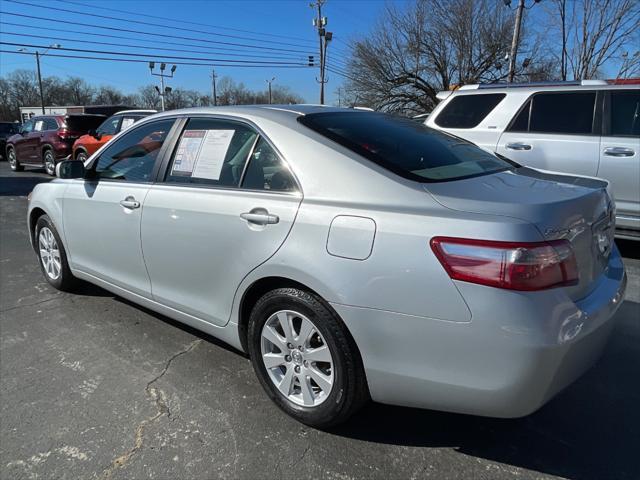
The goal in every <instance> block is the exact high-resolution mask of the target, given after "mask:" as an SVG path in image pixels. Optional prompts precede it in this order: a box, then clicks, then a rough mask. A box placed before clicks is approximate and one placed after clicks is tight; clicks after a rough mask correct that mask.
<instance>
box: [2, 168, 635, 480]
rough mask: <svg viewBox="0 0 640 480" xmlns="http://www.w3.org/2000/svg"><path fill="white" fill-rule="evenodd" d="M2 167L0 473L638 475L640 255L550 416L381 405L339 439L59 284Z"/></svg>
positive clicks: (220, 362) (178, 328) (161, 331)
mask: <svg viewBox="0 0 640 480" xmlns="http://www.w3.org/2000/svg"><path fill="white" fill-rule="evenodd" d="M49 179H50V177H48V176H46V175H44V174H43V173H41V172H37V171H26V172H23V173H18V174H16V173H12V172H10V171H9V168H8V165H7V163H6V162H0V316H1V317H0V345H1V348H0V478H2V479H23V478H24V479H36V478H37V479H40V478H45V479H50V478H56V479H57V478H68V479H80V478H89V479H94V478H96V479H143V478H144V479H146V478H157V479H169V478H171V479H178V478H179V479H205V478H232V479H233V478H246V479H254V478H328V479H340V480H346V479H352V478H353V479H356V478H379V479H388V478H403V479H410V478H413V479H421V478H436V479H447V478H461V477H468V478H479V479H484V478H486V479H501V478H513V477H518V478H523V479H533V478H555V477H565V478H580V479H583V478H594V479H608V478H616V479H638V478H640V459H639V458H638V447H639V445H640V260H639V258H640V246H636V245H634V244H633V243H632V242H620V244H619V246H620V247H621V250H622V252H623V255H624V256H625V263H626V265H627V272H628V274H629V278H630V282H629V290H628V294H627V299H626V300H625V302H624V303H623V305H622V306H621V308H620V310H619V312H618V314H617V325H616V329H615V331H614V333H613V337H612V339H611V342H610V343H609V345H608V347H607V350H606V352H605V354H604V356H603V358H602V359H601V360H600V362H599V363H598V364H597V365H596V366H595V367H594V368H593V369H592V370H590V371H589V372H588V373H587V374H586V375H585V376H584V377H583V378H582V379H580V380H579V381H578V382H577V383H575V384H574V385H572V386H571V387H569V388H568V389H567V390H566V391H565V392H563V393H562V394H561V395H560V396H558V397H557V398H556V399H555V400H553V401H552V402H551V403H549V404H548V405H547V406H545V407H544V408H542V409H541V410H540V411H539V412H537V413H535V414H534V415H531V416H529V417H527V418H523V419H518V420H495V419H487V418H479V417H471V416H464V415H453V414H445V413H439V412H432V411H420V410H413V409H405V408H396V407H390V406H384V405H377V404H371V405H369V406H368V407H366V408H365V409H364V410H363V411H362V412H360V413H359V414H358V415H357V416H356V417H355V418H354V419H353V420H352V421H351V422H349V423H348V424H346V425H344V426H341V427H340V428H338V429H335V430H333V431H331V432H322V431H317V430H314V429H311V428H308V427H305V426H303V425H301V424H299V423H297V422H295V421H294V420H292V419H290V418H288V417H287V416H285V415H284V414H283V413H281V412H280V411H279V410H277V409H276V407H275V406H274V405H273V404H272V403H271V402H270V401H269V400H268V399H267V397H266V395H264V394H263V392H262V389H261V387H260V385H259V384H258V381H257V379H256V378H255V377H254V374H253V371H252V369H251V365H250V363H249V360H248V359H247V358H246V357H245V356H243V355H242V354H240V353H238V352H236V351H235V350H232V349H230V348H228V347H225V346H224V345H223V344H221V343H220V342H218V341H217V340H215V339H213V338H211V337H208V336H206V335H203V334H201V333H199V332H197V331H194V330H191V329H189V328H187V327H184V326H182V325H180V324H178V323H176V322H174V321H172V320H170V319H167V318H166V317H163V316H161V315H158V314H155V313H153V312H151V311H148V310H145V309H143V308H140V307H137V306H135V305H133V304H131V303H129V302H127V301H125V300H123V299H120V298H117V297H114V296H113V295H112V294H110V293H108V292H106V291H104V290H102V289H100V288H97V287H93V286H90V285H86V286H84V287H83V288H82V290H81V291H80V292H79V293H78V294H73V295H71V294H65V293H60V292H58V291H56V290H54V289H52V288H51V287H49V286H48V284H47V283H46V281H45V280H44V278H43V277H42V276H41V274H40V270H39V267H38V263H37V260H36V257H35V255H34V253H33V251H32V250H31V249H30V246H29V240H28V237H27V231H26V226H25V214H26V203H27V202H26V195H27V194H28V193H29V191H31V189H32V188H33V186H34V185H35V184H36V183H38V182H42V181H48V180H49Z"/></svg>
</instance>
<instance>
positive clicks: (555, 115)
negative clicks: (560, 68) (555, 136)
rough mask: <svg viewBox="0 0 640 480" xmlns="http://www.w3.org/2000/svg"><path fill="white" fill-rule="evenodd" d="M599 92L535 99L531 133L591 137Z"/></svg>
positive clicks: (530, 121)
mask: <svg viewBox="0 0 640 480" xmlns="http://www.w3.org/2000/svg"><path fill="white" fill-rule="evenodd" d="M595 103H596V92H566V93H565V92H563V93H539V94H536V95H534V97H533V104H532V106H531V117H530V120H529V132H537V133H559V134H565V135H588V134H591V132H592V130H593V115H594V107H595Z"/></svg>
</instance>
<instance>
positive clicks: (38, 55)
mask: <svg viewBox="0 0 640 480" xmlns="http://www.w3.org/2000/svg"><path fill="white" fill-rule="evenodd" d="M36 65H37V67H38V85H39V86H40V105H41V106H42V114H43V115H44V114H45V111H44V93H43V91H42V75H41V74H40V52H38V51H37V50H36Z"/></svg>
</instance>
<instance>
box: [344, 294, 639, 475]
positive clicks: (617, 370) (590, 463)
mask: <svg viewBox="0 0 640 480" xmlns="http://www.w3.org/2000/svg"><path fill="white" fill-rule="evenodd" d="M617 322H618V323H617V325H616V329H615V330H614V333H613V335H612V338H611V341H610V343H609V345H608V347H607V349H606V351H605V353H604V355H603V357H602V358H601V359H600V361H599V362H598V363H597V364H596V365H595V366H594V367H593V368H592V369H591V370H590V371H589V372H587V373H586V374H585V375H584V376H583V377H582V378H581V379H579V380H578V381H577V382H576V383H574V384H573V385H571V386H570V387H568V388H567V389H566V390H565V391H564V392H563V393H561V394H560V395H559V396H558V397H556V398H555V399H553V400H552V401H551V402H550V403H548V404H547V405H546V406H544V407H543V408H542V409H540V410H539V411H538V412H536V413H534V414H533V415H530V416H528V417H524V418H520V419H513V420H504V419H491V418H482V417H474V416H467V415H456V414H449V413H440V412H434V411H428V410H417V409H411V408H401V407H392V406H386V405H380V404H375V403H372V404H370V405H368V406H366V407H365V408H364V409H363V410H362V411H361V412H360V413H358V414H357V415H356V416H355V417H354V418H353V419H352V420H351V421H350V422H348V423H347V424H345V425H342V426H340V427H338V428H336V429H333V430H332V433H334V434H337V435H340V436H344V437H349V438H355V439H359V440H364V441H367V442H376V443H383V444H391V445H402V446H409V447H436V448H437V447H448V448H455V449H456V450H457V451H458V452H460V453H462V454H465V455H470V456H473V457H480V458H484V459H487V460H491V461H495V462H500V463H503V464H508V465H513V466H516V467H521V468H526V469H529V470H534V471H537V472H542V473H544V474H551V475H559V476H563V477H568V478H594V479H606V478H618V479H623V478H629V479H638V478H640V461H639V460H638V446H639V445H640V382H639V379H640V304H638V303H635V302H630V301H626V302H625V303H624V304H623V305H622V306H621V307H620V311H619V313H618V314H617Z"/></svg>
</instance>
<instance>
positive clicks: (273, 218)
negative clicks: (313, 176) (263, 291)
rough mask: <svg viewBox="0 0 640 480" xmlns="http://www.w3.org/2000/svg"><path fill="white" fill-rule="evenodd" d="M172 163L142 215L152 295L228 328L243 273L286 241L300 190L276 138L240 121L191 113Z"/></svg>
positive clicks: (174, 306) (150, 196) (188, 312)
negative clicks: (276, 146)
mask: <svg viewBox="0 0 640 480" xmlns="http://www.w3.org/2000/svg"><path fill="white" fill-rule="evenodd" d="M166 164H167V165H166V166H165V167H164V169H165V170H166V174H165V175H164V176H163V178H161V179H160V180H159V181H158V183H156V184H154V185H153V186H151V188H150V190H149V193H148V195H147V197H146V199H145V201H144V209H143V214H142V249H143V252H144V258H145V262H146V266H147V269H148V272H149V276H150V278H151V286H152V293H153V298H154V300H156V301H159V302H161V303H163V304H165V305H168V306H170V307H173V308H175V309H177V310H179V311H181V312H184V313H187V314H190V315H193V316H195V317H198V318H200V319H202V320H205V321H207V322H210V323H213V324H216V325H224V324H226V323H227V321H228V320H229V317H230V314H231V305H232V302H233V298H234V294H235V292H236V289H237V287H238V285H239V284H240V282H241V281H242V279H243V278H244V277H245V276H246V275H247V274H248V273H249V272H251V270H253V269H254V268H256V267H257V266H258V265H260V264H261V263H263V262H264V261H266V260H267V259H268V258H269V257H270V256H271V255H273V254H274V253H275V252H276V251H277V250H278V248H279V247H280V245H282V243H283V242H284V240H285V238H286V237H287V234H288V233H289V230H290V229H291V227H292V225H293V221H294V219H295V216H296V213H297V211H298V206H299V205H300V202H301V200H302V194H301V193H300V190H299V188H298V187H297V183H296V181H295V179H294V178H293V175H292V174H291V173H290V171H289V169H288V168H287V165H286V164H285V162H284V161H283V160H282V159H281V157H280V155H279V154H278V153H277V151H276V149H275V148H274V147H273V146H272V144H271V143H270V142H269V141H268V140H267V139H266V138H265V137H264V136H262V135H261V134H260V133H259V132H258V130H257V129H255V128H254V127H253V126H251V125H248V124H246V123H243V122H239V121H232V120H228V119H217V118H211V117H207V118H204V117H203V118H197V117H194V118H191V119H189V120H188V122H187V123H186V126H185V128H184V131H183V132H182V134H181V135H180V138H179V140H178V142H177V147H176V148H175V151H174V152H173V154H172V155H171V156H169V155H167V161H166Z"/></svg>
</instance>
